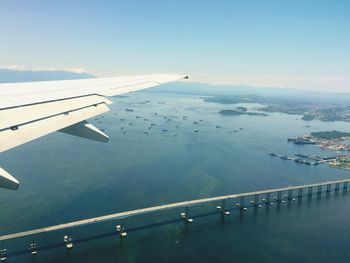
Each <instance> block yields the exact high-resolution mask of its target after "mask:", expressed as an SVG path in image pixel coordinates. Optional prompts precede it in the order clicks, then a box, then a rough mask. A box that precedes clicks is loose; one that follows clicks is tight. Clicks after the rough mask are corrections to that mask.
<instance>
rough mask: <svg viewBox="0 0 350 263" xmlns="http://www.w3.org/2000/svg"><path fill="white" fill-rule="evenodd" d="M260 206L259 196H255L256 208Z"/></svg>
mask: <svg viewBox="0 0 350 263" xmlns="http://www.w3.org/2000/svg"><path fill="white" fill-rule="evenodd" d="M258 204H259V195H258V194H257V195H255V196H254V206H257V205H258Z"/></svg>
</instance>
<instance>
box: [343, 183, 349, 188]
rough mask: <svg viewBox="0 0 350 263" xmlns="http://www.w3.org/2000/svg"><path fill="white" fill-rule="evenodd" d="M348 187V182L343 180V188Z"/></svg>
mask: <svg viewBox="0 0 350 263" xmlns="http://www.w3.org/2000/svg"><path fill="white" fill-rule="evenodd" d="M347 189H348V182H344V184H343V190H347Z"/></svg>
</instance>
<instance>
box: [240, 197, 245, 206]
mask: <svg viewBox="0 0 350 263" xmlns="http://www.w3.org/2000/svg"><path fill="white" fill-rule="evenodd" d="M240 205H241V209H243V208H244V196H241V204H240Z"/></svg>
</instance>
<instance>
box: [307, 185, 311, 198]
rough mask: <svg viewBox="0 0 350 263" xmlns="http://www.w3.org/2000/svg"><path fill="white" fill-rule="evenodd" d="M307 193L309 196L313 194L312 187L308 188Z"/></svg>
mask: <svg viewBox="0 0 350 263" xmlns="http://www.w3.org/2000/svg"><path fill="white" fill-rule="evenodd" d="M307 195H308V196H312V187H309V188H308V191H307Z"/></svg>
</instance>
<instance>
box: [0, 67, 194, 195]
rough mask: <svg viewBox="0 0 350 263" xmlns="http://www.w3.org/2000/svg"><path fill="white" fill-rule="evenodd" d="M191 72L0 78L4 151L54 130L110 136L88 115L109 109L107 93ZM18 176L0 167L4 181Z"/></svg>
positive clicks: (0, 183)
mask: <svg viewBox="0 0 350 263" xmlns="http://www.w3.org/2000/svg"><path fill="white" fill-rule="evenodd" d="M183 78H188V77H187V76H181V75H167V74H155V75H142V76H133V77H117V78H96V79H83V80H60V81H41V82H27V83H7V84H0V152H4V151H6V150H9V149H11V148H14V147H16V146H19V145H21V144H24V143H26V142H29V141H31V140H34V139H37V138H39V137H41V136H44V135H46V134H49V133H51V132H54V131H61V132H64V133H68V134H71V135H75V136H79V137H83V138H87V139H92V140H96V141H102V142H107V141H108V139H109V138H108V136H107V135H106V134H104V133H103V132H102V131H100V130H99V129H98V128H96V127H94V126H93V125H92V124H89V123H88V122H87V121H86V120H87V119H89V118H92V117H94V116H97V115H100V114H103V113H105V112H107V111H109V107H108V105H109V104H111V103H112V102H111V101H110V100H108V99H107V98H106V97H108V96H115V95H121V94H125V93H129V92H133V91H137V90H141V89H146V88H150V87H154V86H158V85H160V84H163V83H167V82H172V81H176V80H180V79H183ZM18 186H19V182H18V181H17V180H16V179H15V178H14V177H13V176H11V175H10V174H9V173H8V172H6V171H5V170H4V169H2V168H1V167H0V187H3V188H7V189H17V188H18Z"/></svg>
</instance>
